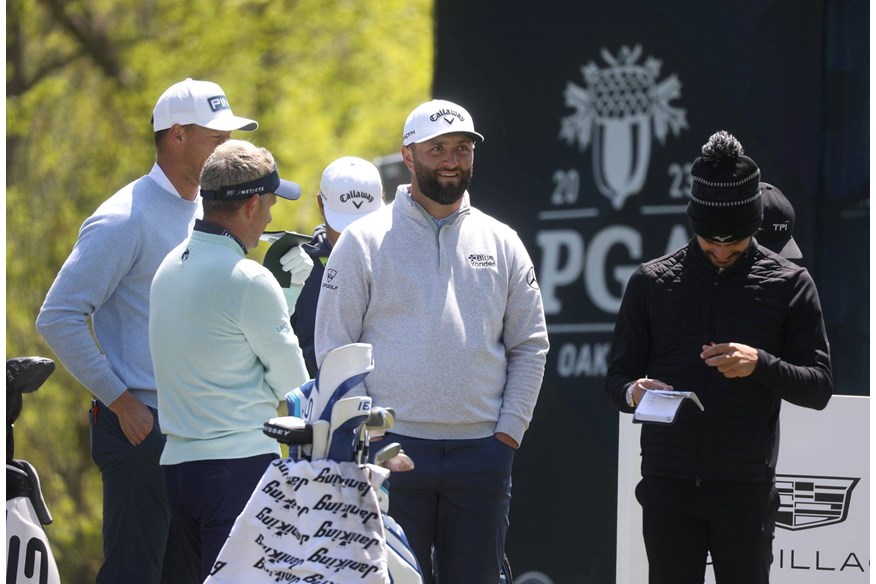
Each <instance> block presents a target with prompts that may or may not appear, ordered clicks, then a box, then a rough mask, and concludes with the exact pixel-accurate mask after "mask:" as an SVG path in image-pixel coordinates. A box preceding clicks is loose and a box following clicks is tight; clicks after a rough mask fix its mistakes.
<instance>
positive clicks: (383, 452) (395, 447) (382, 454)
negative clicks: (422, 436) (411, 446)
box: [374, 442, 402, 466]
mask: <svg viewBox="0 0 876 584" xmlns="http://www.w3.org/2000/svg"><path fill="white" fill-rule="evenodd" d="M401 451H402V449H401V444H399V443H398V442H393V443H392V444H387V445H386V446H384V447H383V448H381V449H380V450H378V451H377V452H376V453H375V454H374V464H376V465H377V466H384V465H383V463H384V462H386V461H387V460H389V459H390V458H393V457H395V456H398V454H399V452H401Z"/></svg>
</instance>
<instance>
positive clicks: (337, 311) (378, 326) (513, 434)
mask: <svg viewBox="0 0 876 584" xmlns="http://www.w3.org/2000/svg"><path fill="white" fill-rule="evenodd" d="M402 136H403V137H402V147H401V153H402V156H403V159H404V162H405V165H406V166H407V167H408V170H409V171H410V173H411V184H406V185H401V186H399V188H398V190H397V192H396V196H395V199H394V200H393V203H392V205H388V206H387V207H385V208H383V209H379V210H378V211H376V212H374V213H371V214H369V215H368V216H366V217H364V218H362V219H359V220H357V221H356V222H354V223H353V224H352V225H350V226H349V227H347V229H346V230H345V231H344V233H343V234H342V235H341V237H340V239H339V240H338V242H337V245H335V249H334V250H333V251H332V255H331V257H330V258H329V260H328V264H327V265H326V271H325V275H324V277H323V281H322V288H323V289H322V292H321V293H320V298H319V305H318V307H317V314H316V321H317V323H318V326H317V327H316V339H315V340H316V357H317V363H322V360H323V359H324V358H325V356H326V354H327V353H328V352H329V351H330V350H332V349H334V348H335V347H339V346H341V345H346V344H348V343H355V342H364V343H371V344H372V346H373V349H374V371H372V372H371V373H370V374H369V375H368V377H367V378H366V379H365V381H364V387H363V386H359V387H358V388H356V389H355V390H354V391H365V392H366V393H367V395H369V396H371V398H372V399H373V404H374V406H382V407H392V408H393V409H394V410H395V413H396V418H395V427H394V430H393V432H392V433H387V434H386V440H387V441H390V442H399V443H400V444H401V446H402V448H403V449H404V451H405V452H406V453H407V454H408V455H409V456H410V457H411V458H412V459H413V461H414V463H415V467H414V469H413V470H412V471H409V472H404V473H399V474H398V475H393V477H392V494H391V496H390V497H389V507H390V508H389V511H390V514H391V515H392V517H393V518H394V519H395V520H396V521H397V522H398V523H399V524H400V525H401V527H402V528H403V529H404V532H405V535H406V536H407V538H408V541H409V542H410V543H411V547H412V549H413V550H414V552H415V554H416V556H417V560H418V561H419V563H420V566H421V567H422V569H423V573H424V575H425V577H426V579H425V582H426V583H427V584H428V583H430V582H432V581H433V576H432V571H433V570H432V567H433V561H432V548H433V546H434V550H435V565H436V568H437V571H438V573H439V574H440V580H441V582H452V583H453V584H485V583H487V582H496V581H498V579H499V574H500V566H501V564H502V558H503V555H504V547H505V534H506V532H507V528H508V524H509V519H508V517H509V509H510V504H511V467H512V464H513V462H514V453H515V449H516V448H517V447H518V446H519V445H520V442H521V441H522V440H523V434H524V433H525V431H526V429H527V427H528V425H529V422H530V420H531V418H532V413H533V409H534V408H535V403H536V400H537V398H538V393H539V390H540V388H541V382H542V378H543V375H544V366H545V360H546V358H547V352H548V336H547V327H546V325H545V316H544V308H543V306H542V300H541V293H540V292H539V289H538V284H537V282H536V280H535V269H534V268H533V264H532V261H531V259H530V257H529V254H528V253H527V251H526V248H525V247H524V245H523V242H522V241H521V240H520V237H519V236H518V235H517V234H516V233H515V232H514V230H512V229H511V228H510V227H509V226H507V225H505V224H503V223H501V222H499V221H497V220H496V219H494V218H493V217H490V216H488V215H486V214H485V213H483V212H481V211H480V210H478V209H476V208H474V207H473V206H472V205H471V202H470V198H469V193H468V185H469V182H470V181H471V176H472V169H473V165H474V150H475V145H476V144H479V143H480V142H482V141H483V139H484V137H483V136H482V135H481V134H479V133H478V132H476V131H475V129H474V124H473V122H472V118H471V115H470V114H469V113H468V112H467V111H466V110H465V109H464V108H462V107H461V106H459V105H457V104H455V103H451V102H448V101H443V100H433V101H430V102H427V103H423V104H421V105H419V106H418V107H416V108H415V109H414V110H413V111H412V112H411V113H410V115H409V116H408V118H407V121H406V122H405V125H404V130H403V134H402Z"/></svg>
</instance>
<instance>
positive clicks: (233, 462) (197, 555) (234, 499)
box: [162, 454, 279, 582]
mask: <svg viewBox="0 0 876 584" xmlns="http://www.w3.org/2000/svg"><path fill="white" fill-rule="evenodd" d="M277 458H279V457H278V456H277V455H276V454H261V455H259V456H252V457H249V458H234V459H222V460H196V461H193V462H183V463H181V464H173V465H168V466H164V467H162V468H163V469H164V481H165V483H166V484H167V495H168V498H169V499H170V508H171V510H172V512H173V519H174V522H176V524H177V525H178V526H179V530H180V531H181V533H182V535H183V538H182V539H183V543H182V546H183V548H184V550H185V555H186V557H187V558H188V561H189V562H190V568H189V569H193V570H195V571H196V572H198V573H200V575H201V577H200V579H199V580H198V582H202V581H203V580H205V579H206V578H207V576H208V575H209V574H210V570H211V569H212V568H213V563H214V562H215V561H216V558H217V557H218V556H219V552H220V551H221V550H222V546H223V545H225V540H226V539H228V534H229V533H230V532H231V528H232V527H233V526H234V521H235V519H237V516H238V515H240V513H241V511H243V508H244V507H246V503H247V502H248V501H249V498H250V496H251V495H252V492H253V491H254V490H255V488H256V486H257V485H258V484H259V481H260V480H261V478H262V475H263V474H264V473H265V470H267V468H268V466H269V465H270V464H271V461H273V460H276V459H277Z"/></svg>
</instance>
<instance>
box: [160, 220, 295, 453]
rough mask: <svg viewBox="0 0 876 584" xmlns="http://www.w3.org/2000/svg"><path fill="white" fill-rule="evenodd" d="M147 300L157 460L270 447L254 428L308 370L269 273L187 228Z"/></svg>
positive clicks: (273, 448) (231, 246)
mask: <svg viewBox="0 0 876 584" xmlns="http://www.w3.org/2000/svg"><path fill="white" fill-rule="evenodd" d="M150 303H151V310H150V315H149V346H150V348H151V350H152V361H153V365H154V369H155V380H156V382H157V385H158V417H159V420H161V431H162V432H163V433H164V434H166V435H167V443H166V445H165V447H164V452H163V454H162V456H161V464H162V465H171V464H179V463H181V462H190V461H194V460H215V459H234V458H246V457H251V456H256V455H259V454H268V453H277V454H279V452H280V449H279V445H278V444H277V442H276V441H274V440H273V439H271V438H268V437H267V436H265V435H264V434H263V433H262V425H263V424H264V422H265V421H266V420H268V419H269V418H273V417H275V416H276V415H277V406H278V404H279V402H280V401H282V400H283V399H284V398H285V396H286V393H287V392H289V391H290V390H292V389H293V388H295V387H297V386H299V385H301V384H302V383H304V382H305V381H307V380H308V379H309V376H308V374H307V369H306V367H305V365H304V357H303V356H302V354H301V349H300V348H299V346H298V339H297V338H296V337H295V333H293V332H292V327H291V326H290V324H289V309H288V307H287V304H286V298H285V297H284V295H283V292H282V289H281V288H280V284H279V283H278V282H277V280H276V278H274V276H273V275H272V274H271V272H269V271H268V270H267V269H266V268H265V267H264V266H262V265H261V264H259V263H258V262H255V261H253V260H249V259H246V258H245V257H244V252H243V249H242V248H241V247H240V245H239V244H238V243H237V242H236V241H234V240H233V239H231V238H230V237H226V236H224V235H214V234H210V233H205V232H203V231H198V230H197V228H196V230H195V231H194V232H193V233H192V235H191V237H190V238H189V239H188V240H186V241H184V242H183V243H182V244H181V245H180V246H178V247H177V248H176V249H174V250H173V251H171V252H170V254H168V256H167V257H166V258H165V259H164V261H163V262H162V263H161V265H160V266H159V268H158V271H157V272H156V273H155V279H154V280H153V282H152V292H151V294H150Z"/></svg>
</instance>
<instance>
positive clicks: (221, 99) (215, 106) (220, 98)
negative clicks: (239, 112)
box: [207, 95, 231, 112]
mask: <svg viewBox="0 0 876 584" xmlns="http://www.w3.org/2000/svg"><path fill="white" fill-rule="evenodd" d="M207 103H209V104H210V109H211V110H213V111H214V112H218V111H220V110H227V109H231V106H230V105H228V100H227V99H226V98H225V96H224V95H216V96H214V97H209V98H207Z"/></svg>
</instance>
